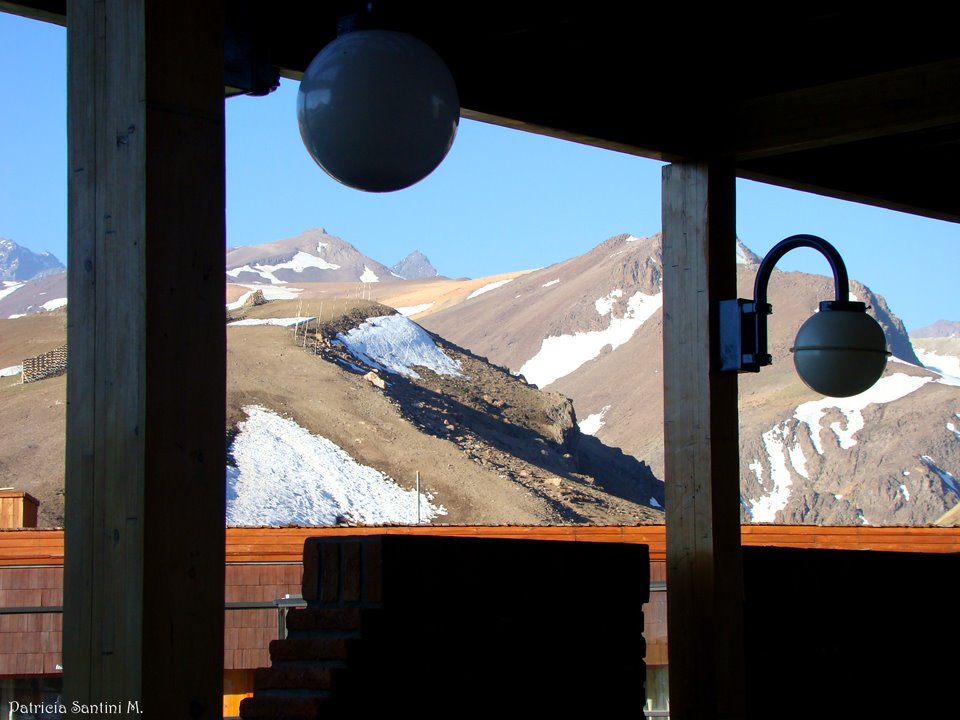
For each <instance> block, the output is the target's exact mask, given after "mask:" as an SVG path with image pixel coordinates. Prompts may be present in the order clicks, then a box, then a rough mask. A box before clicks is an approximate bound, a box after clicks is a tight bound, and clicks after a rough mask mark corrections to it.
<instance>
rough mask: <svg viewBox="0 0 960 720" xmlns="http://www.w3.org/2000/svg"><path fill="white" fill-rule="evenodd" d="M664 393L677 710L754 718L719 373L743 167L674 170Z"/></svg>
mask: <svg viewBox="0 0 960 720" xmlns="http://www.w3.org/2000/svg"><path fill="white" fill-rule="evenodd" d="M662 203H663V265H664V277H663V292H664V299H663V359H664V362H663V366H664V378H663V391H664V397H663V402H664V433H665V436H664V445H665V450H664V452H665V457H664V460H665V469H666V505H667V507H666V516H667V517H666V522H667V620H668V628H669V633H668V642H669V646H668V647H669V662H670V715H671V717H673V718H676V719H677V720H688V719H689V718H740V717H743V715H744V686H743V579H742V567H741V559H740V514H739V512H740V505H739V501H740V472H739V438H738V435H739V433H738V413H737V376H736V375H735V374H722V373H720V372H718V371H717V370H716V369H715V362H714V358H716V357H718V354H717V348H716V346H717V303H718V301H719V300H721V299H725V298H734V297H736V296H737V270H736V247H735V243H736V232H735V218H736V208H735V186H734V174H733V168H732V166H730V165H726V164H722V163H693V162H690V163H675V164H673V165H668V166H666V167H665V168H664V169H663V198H662Z"/></svg>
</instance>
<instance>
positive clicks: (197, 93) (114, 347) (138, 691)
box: [63, 0, 226, 718]
mask: <svg viewBox="0 0 960 720" xmlns="http://www.w3.org/2000/svg"><path fill="white" fill-rule="evenodd" d="M67 13H68V15H67V42H68V79H69V97H68V141H69V150H68V163H69V249H68V258H69V262H68V268H69V269H68V273H69V277H68V280H69V291H68V293H69V306H68V308H69V309H68V316H69V320H68V332H67V334H68V339H69V347H70V367H69V372H68V377H67V401H68V409H67V456H66V498H67V500H66V519H65V534H66V537H65V573H64V584H65V587H64V633H63V649H64V653H63V655H64V668H65V670H64V692H65V699H66V701H67V703H68V704H69V703H70V702H73V701H77V702H81V703H101V702H109V703H119V705H118V706H111V707H110V709H109V710H108V711H116V710H117V709H118V708H119V711H120V712H121V713H122V714H124V715H125V716H127V715H129V716H132V715H135V714H136V713H137V711H141V712H143V711H145V712H146V714H147V716H150V717H170V718H174V717H176V718H219V717H221V715H222V684H223V601H224V595H223V587H224V465H225V458H224V454H225V444H224V427H225V420H224V407H225V350H226V333H225V327H224V321H223V305H224V289H225V288H224V247H225V231H224V134H223V3H222V0H220V1H219V2H218V1H217V0H213V1H211V2H202V3H196V2H192V1H188V0H71V2H69V3H67ZM130 703H138V704H136V705H131V704H130ZM100 712H101V713H102V712H104V711H103V710H101V711H100ZM114 714H115V713H114Z"/></svg>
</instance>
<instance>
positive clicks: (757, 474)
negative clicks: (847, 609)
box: [420, 235, 960, 524]
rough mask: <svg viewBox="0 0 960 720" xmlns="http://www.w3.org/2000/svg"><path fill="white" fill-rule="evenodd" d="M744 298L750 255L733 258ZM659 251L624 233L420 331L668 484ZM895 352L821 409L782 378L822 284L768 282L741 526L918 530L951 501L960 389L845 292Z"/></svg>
mask: <svg viewBox="0 0 960 720" xmlns="http://www.w3.org/2000/svg"><path fill="white" fill-rule="evenodd" d="M738 261H739V265H738V283H739V293H740V296H741V297H749V296H750V294H751V293H752V289H753V282H754V278H755V274H756V269H757V263H758V261H759V258H757V257H756V256H755V255H753V254H752V253H750V251H749V250H748V249H747V248H746V247H744V246H743V245H742V244H741V245H740V248H739V250H738ZM662 267H663V266H662V252H661V240H660V237H659V236H653V237H649V238H643V239H638V238H635V237H633V236H629V235H620V236H617V237H614V238H611V239H610V240H607V241H606V242H604V243H601V244H600V245H599V246H597V247H596V248H594V249H593V250H591V251H590V252H588V253H586V254H585V255H582V256H580V257H577V258H573V259H571V260H568V261H566V262H563V263H558V264H556V265H552V266H550V267H547V268H543V269H541V270H538V271H536V272H533V273H530V274H528V275H524V276H522V277H519V278H517V279H515V280H513V281H512V282H509V283H506V284H502V285H500V286H499V287H496V288H491V289H490V290H489V291H487V292H485V293H483V294H482V295H479V296H476V297H473V298H471V299H469V300H467V301H465V302H463V303H461V304H460V305H457V306H455V307H452V308H449V309H446V310H443V311H440V312H437V313H435V314H433V315H428V316H425V317H423V318H422V319H421V320H420V322H421V323H422V324H423V325H424V326H426V327H428V328H429V329H430V330H432V331H434V332H437V333H439V334H441V335H443V336H445V337H448V338H450V339H451V340H453V341H454V342H456V343H458V344H460V345H463V346H465V347H469V348H470V349H471V350H472V351H474V352H476V353H478V354H481V355H485V356H488V357H490V358H491V360H493V361H494V362H496V363H500V364H503V365H506V366H507V367H509V368H510V369H511V370H512V371H514V372H516V373H519V374H522V375H524V376H525V377H526V379H527V380H528V381H529V382H532V383H536V384H538V385H540V386H545V387H547V388H548V389H550V390H555V391H557V392H560V393H562V394H564V395H567V396H568V397H571V398H572V399H573V400H574V404H575V407H576V412H577V417H578V418H579V419H580V427H581V430H583V431H584V432H589V433H592V434H595V435H596V437H598V438H600V439H602V440H603V441H604V442H605V443H607V444H610V445H614V446H618V447H621V448H623V449H624V451H626V452H629V453H630V454H632V455H634V456H635V457H637V458H641V459H642V460H644V461H645V462H647V463H648V464H649V465H650V466H651V467H652V469H653V470H654V472H655V473H656V474H657V476H658V477H662V476H663V475H662V473H663V430H662V424H663V387H662V368H663V354H662V327H661V326H662V310H661V301H662V295H661V282H662ZM850 291H851V295H852V296H854V297H855V298H856V299H859V300H861V301H863V302H866V303H867V304H868V305H869V306H870V307H871V313H872V314H873V315H874V316H875V317H876V318H877V320H878V321H879V322H880V324H881V326H883V328H884V331H885V332H886V334H887V341H888V343H889V345H890V349H891V351H892V353H893V357H892V358H891V363H890V364H889V366H888V368H887V371H886V373H885V376H884V377H883V378H881V380H880V382H879V383H878V384H877V386H875V387H874V388H873V389H871V390H870V391H868V392H866V393H864V394H863V395H862V396H858V397H857V398H850V399H847V400H834V399H825V398H822V397H820V396H818V395H816V394H815V393H813V392H812V391H811V390H809V389H808V388H806V387H805V386H804V385H803V383H802V382H801V381H800V380H799V378H798V377H797V375H796V374H795V372H794V370H793V364H792V362H791V358H790V347H791V346H792V345H793V338H794V336H795V335H796V332H797V329H798V328H799V326H800V325H801V324H802V322H803V321H804V320H806V318H807V317H809V316H810V315H811V314H812V313H813V312H815V311H816V309H817V307H818V302H819V301H820V300H823V299H829V298H831V297H832V296H833V288H832V279H830V278H827V277H822V276H817V275H808V274H803V273H789V272H780V271H775V272H774V273H773V277H772V279H771V283H770V298H771V302H772V304H773V306H774V314H773V315H772V316H771V319H770V325H769V332H770V337H769V343H770V349H771V354H773V356H774V365H773V366H772V367H769V368H765V369H764V370H763V372H761V373H759V374H756V375H749V374H748V375H742V376H740V409H741V432H740V445H741V488H742V494H743V497H742V500H743V518H744V520H745V521H754V522H809V523H825V524H826V523H837V524H868V523H869V524H895V523H903V524H922V523H932V522H936V521H937V520H938V519H939V518H940V517H942V516H943V515H944V514H945V513H946V512H947V511H948V510H950V508H952V507H954V506H955V505H956V504H957V502H958V500H960V488H958V486H960V483H958V482H956V481H954V478H958V477H960V415H958V414H957V413H960V378H957V377H954V376H953V375H952V374H951V372H949V371H948V370H949V369H945V370H944V372H942V373H937V372H933V371H931V370H928V369H925V368H924V367H923V366H922V365H921V363H920V360H919V359H918V357H917V355H916V354H915V353H914V350H913V347H912V346H911V344H910V338H909V337H908V336H907V333H906V331H905V329H904V327H903V324H902V322H901V321H900V320H899V318H897V317H896V316H895V315H894V314H893V313H892V312H891V311H890V309H889V308H888V307H887V304H886V302H885V301H884V299H883V298H882V297H880V296H878V295H876V294H874V293H873V292H872V291H871V290H870V289H869V288H867V287H866V286H864V285H862V284H861V283H859V282H856V281H852V282H851V285H850Z"/></svg>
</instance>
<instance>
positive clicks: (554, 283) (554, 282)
mask: <svg viewBox="0 0 960 720" xmlns="http://www.w3.org/2000/svg"><path fill="white" fill-rule="evenodd" d="M559 284H560V278H557V279H556V280H551V281H550V282H545V283H544V284H543V285H541V286H540V287H550V286H551V285H559Z"/></svg>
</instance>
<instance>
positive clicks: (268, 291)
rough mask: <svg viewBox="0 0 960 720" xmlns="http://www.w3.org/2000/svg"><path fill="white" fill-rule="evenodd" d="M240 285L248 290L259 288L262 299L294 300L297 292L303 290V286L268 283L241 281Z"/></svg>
mask: <svg viewBox="0 0 960 720" xmlns="http://www.w3.org/2000/svg"><path fill="white" fill-rule="evenodd" d="M240 287H245V288H247V289H248V290H260V291H261V292H262V293H263V299H264V300H295V299H296V298H297V297H298V295H297V293H302V292H303V288H295V287H282V288H279V287H270V286H269V285H247V284H246V283H241V284H240Z"/></svg>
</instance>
